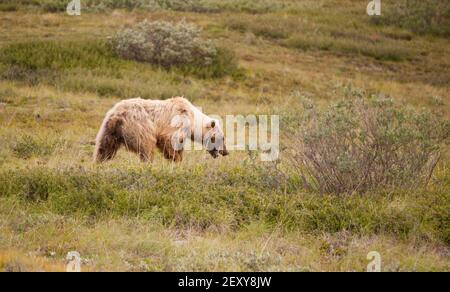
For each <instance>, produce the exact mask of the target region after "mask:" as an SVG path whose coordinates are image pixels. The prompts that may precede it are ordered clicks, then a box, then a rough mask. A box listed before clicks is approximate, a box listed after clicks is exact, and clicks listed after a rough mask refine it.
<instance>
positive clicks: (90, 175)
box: [0, 164, 449, 241]
mask: <svg viewBox="0 0 450 292" xmlns="http://www.w3.org/2000/svg"><path fill="white" fill-rule="evenodd" d="M286 179H290V178H289V177H283V176H281V177H280V173H279V172H278V171H274V170H273V169H271V168H266V167H265V166H264V165H263V164H259V165H258V166H255V165H251V164H247V165H246V164H240V165H237V166H235V167H226V168H223V169H216V168H208V167H205V166H198V165H197V166H195V167H193V168H182V167H179V168H166V167H158V166H153V167H148V166H145V167H139V168H128V169H127V168H126V167H125V168H120V169H117V168H104V167H101V168H97V169H89V168H88V169H86V168H83V167H73V168H66V169H52V168H48V167H31V168H27V169H20V168H17V169H2V170H1V171H0V197H11V198H15V199H17V200H20V201H23V202H25V203H28V204H27V205H29V206H33V207H35V208H36V209H38V210H46V211H48V212H52V213H55V214H58V215H63V216H73V215H80V216H82V217H89V218H90V219H102V218H115V217H118V218H120V219H121V220H125V219H127V218H136V217H139V218H141V219H145V220H151V221H154V220H156V221H158V222H161V223H162V224H164V225H165V226H168V227H169V226H173V227H179V228H189V227H193V226H195V227H198V228H202V229H203V228H204V229H208V228H211V227H213V228H214V227H219V228H227V229H229V230H236V229H240V228H243V227H245V226H248V224H250V223H252V222H260V223H262V224H265V225H267V226H278V225H279V224H280V222H282V226H281V227H282V228H283V229H284V230H301V231H305V232H307V233H310V234H323V232H326V233H338V232H341V231H349V232H352V234H355V235H356V234H358V235H374V234H389V235H393V236H395V237H396V238H399V239H407V238H408V236H413V237H415V238H419V237H420V238H425V239H432V240H438V241H439V240H442V241H448V238H449V237H448V235H449V233H448V212H447V210H448V204H449V202H448V199H447V196H448V194H447V192H446V190H445V189H442V190H434V191H427V192H405V193H401V192H400V193H394V194H390V195H385V194H376V193H374V194H373V195H372V196H370V197H369V196H360V195H349V196H337V195H327V196H318V195H317V194H316V193H304V192H303V191H299V190H298V189H295V188H285V180H286ZM28 201H31V202H36V204H35V205H32V204H29V202H28Z"/></svg>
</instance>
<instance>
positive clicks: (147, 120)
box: [94, 97, 226, 162]
mask: <svg viewBox="0 0 450 292" xmlns="http://www.w3.org/2000/svg"><path fill="white" fill-rule="evenodd" d="M196 115H197V116H196ZM175 116H182V117H185V118H187V119H189V121H190V122H191V124H193V123H194V119H195V118H200V120H201V121H202V123H203V125H207V121H209V120H211V119H210V118H209V117H207V116H206V115H203V114H202V113H201V112H199V111H196V110H195V109H194V108H193V105H192V104H191V103H190V102H189V101H188V100H187V99H185V98H182V97H174V98H171V99H168V100H164V101H162V100H144V99H141V98H135V99H129V100H124V101H121V102H119V103H117V104H116V105H115V106H114V107H113V108H112V109H111V110H110V111H109V112H108V113H107V114H106V117H105V119H104V120H103V124H102V126H101V128H100V131H99V133H98V135H97V139H96V146H95V152H94V160H95V161H96V162H104V161H107V160H110V159H113V158H114V157H115V155H116V153H117V151H118V150H119V148H120V147H121V146H125V148H126V149H127V150H129V151H132V152H134V153H136V154H137V155H139V157H140V159H141V161H152V160H153V157H154V152H155V149H159V150H160V151H161V152H162V153H163V155H164V157H165V158H166V159H169V160H172V161H175V162H180V161H182V159H183V150H174V149H173V147H172V143H171V139H172V137H173V136H174V134H177V135H178V136H177V137H179V139H180V140H182V139H186V137H184V136H183V133H182V132H180V125H173V124H171V122H172V119H173V117H175ZM203 125H202V127H203ZM191 130H192V131H193V129H191ZM207 130H208V129H207V128H205V129H202V135H205V133H206V132H207ZM225 151H226V149H225Z"/></svg>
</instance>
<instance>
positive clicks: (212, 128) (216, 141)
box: [203, 119, 230, 158]
mask: <svg viewBox="0 0 450 292" xmlns="http://www.w3.org/2000/svg"><path fill="white" fill-rule="evenodd" d="M203 143H204V145H205V147H206V151H208V153H209V154H211V156H212V157H213V158H217V157H218V156H219V154H220V155H222V156H227V155H229V154H230V153H229V152H228V150H227V147H226V145H225V136H224V134H223V130H222V127H221V125H220V123H219V121H218V120H215V119H210V120H208V121H207V122H206V125H205V128H204V134H203Z"/></svg>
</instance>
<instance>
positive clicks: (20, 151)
mask: <svg viewBox="0 0 450 292" xmlns="http://www.w3.org/2000/svg"><path fill="white" fill-rule="evenodd" d="M62 142H63V141H62V140H61V141H60V140H55V141H53V140H49V139H44V138H39V137H33V136H30V135H23V136H20V137H19V138H18V139H17V141H15V142H13V143H12V144H11V150H12V152H13V153H14V154H15V155H16V156H17V157H18V158H22V159H28V158H31V157H33V156H48V155H51V154H52V153H53V152H54V151H55V150H56V149H57V148H58V147H59V146H61V145H62Z"/></svg>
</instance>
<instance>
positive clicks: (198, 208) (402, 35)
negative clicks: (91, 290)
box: [0, 0, 450, 271]
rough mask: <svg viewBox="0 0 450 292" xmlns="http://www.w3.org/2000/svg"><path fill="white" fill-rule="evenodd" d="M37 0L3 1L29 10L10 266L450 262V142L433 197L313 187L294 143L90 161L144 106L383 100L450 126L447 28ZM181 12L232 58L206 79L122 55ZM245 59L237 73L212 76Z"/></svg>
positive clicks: (1, 252)
mask: <svg viewBox="0 0 450 292" xmlns="http://www.w3.org/2000/svg"><path fill="white" fill-rule="evenodd" d="M47 2H48V3H52V2H51V1H47ZM37 3H38V2H36V1H34V2H33V1H28V2H26V1H20V2H18V1H9V2H5V3H4V4H3V5H2V6H0V7H3V6H6V5H10V6H11V7H12V6H14V8H15V9H11V8H8V9H5V10H7V11H2V12H1V13H0V24H1V25H0V34H1V35H2V39H1V40H0V76H1V77H0V79H1V80H0V270H7V271H24V270H27V271H28V270H39V271H40V270H47V271H54V270H58V271H61V270H65V264H66V261H65V257H66V254H67V253H68V252H69V251H72V250H77V251H78V252H80V253H81V256H82V269H83V270H92V271H98V270H105V271H115V270H121V271H233V270H238V271H364V270H365V268H366V266H367V261H366V256H367V253H368V252H370V251H373V250H376V251H378V252H380V253H381V255H382V263H383V265H382V269H383V270H384V271H448V270H449V269H450V258H449V256H448V255H449V246H450V241H449V240H450V230H449V222H450V218H449V215H448V213H449V212H448V210H449V208H450V206H449V200H448V188H449V187H450V186H449V181H450V179H449V171H448V162H449V156H448V155H449V154H450V152H449V150H448V144H446V145H445V147H446V148H444V151H443V154H442V157H441V160H440V163H439V164H438V165H437V166H436V171H435V172H434V174H433V176H432V177H431V180H430V183H429V185H428V187H427V188H417V189H414V190H410V189H403V188H397V189H394V190H389V191H387V190H385V191H383V190H377V191H371V192H368V193H353V194H348V195H340V196H337V195H333V194H320V193H317V192H314V191H309V190H307V189H306V188H305V187H304V186H303V185H302V182H301V179H300V178H299V177H298V175H296V173H292V172H289V171H288V170H289V169H288V167H286V162H287V161H286V160H285V157H283V153H286V152H285V151H289V149H283V151H282V153H281V155H282V156H281V161H279V163H278V164H276V165H275V164H274V165H273V164H265V163H261V162H259V161H257V160H254V157H255V156H256V155H255V153H247V152H245V151H239V152H233V153H232V155H231V156H229V157H226V158H223V159H220V160H212V159H210V158H209V157H208V154H207V153H203V152H201V151H200V152H189V153H187V155H186V159H185V161H183V163H181V164H180V165H173V164H170V163H167V162H166V161H164V159H163V158H162V157H161V156H157V157H156V161H155V162H154V163H153V164H152V165H145V164H141V163H139V161H138V159H137V157H135V156H134V155H132V154H129V153H126V152H125V151H120V152H119V156H118V157H117V159H116V160H114V161H112V162H111V163H107V164H104V165H100V166H97V165H93V164H92V162H91V161H92V151H93V147H94V146H93V142H94V139H95V135H96V133H97V131H98V127H99V126H100V123H101V121H102V119H103V117H104V114H105V112H106V111H107V110H108V109H109V108H111V107H112V106H113V104H115V103H116V102H117V101H119V100H120V99H124V98H132V97H136V96H141V97H144V98H153V99H159V98H163V99H164V98H168V97H171V96H174V95H185V96H186V97H188V98H190V99H191V100H193V101H194V102H195V104H197V105H199V106H201V107H202V108H203V110H204V111H205V112H207V113H210V114H221V115H223V114H243V115H246V114H267V113H273V114H281V115H282V120H283V121H285V120H286V119H288V118H289V119H294V120H296V118H295V117H298V114H299V113H300V112H301V108H303V105H304V104H305V103H307V102H308V99H309V100H312V101H314V103H315V104H316V105H317V107H318V108H319V109H323V108H328V107H329V105H330V104H332V103H334V102H335V101H337V100H342V99H348V98H358V97H363V96H372V95H376V96H386V97H390V98H392V99H393V100H395V102H396V103H398V104H404V105H407V106H408V107H412V108H415V109H418V110H419V109H420V110H422V109H426V110H427V111H429V112H431V113H433V114H436V115H440V118H441V119H443V120H448V118H449V117H450V108H449V103H448V102H447V101H448V100H450V95H449V92H450V90H449V84H450V83H449V81H450V79H449V77H448V76H450V75H449V74H448V72H449V68H450V67H449V66H450V63H449V60H448V54H449V53H450V52H449V47H450V46H449V40H448V38H446V37H444V36H443V35H442V34H434V33H428V32H420V33H419V32H416V31H415V30H411V29H410V28H408V27H399V26H397V25H396V24H392V25H384V24H375V23H373V22H372V20H371V19H369V18H368V17H367V16H366V15H365V14H364V11H365V6H366V5H367V2H366V1H326V2H325V1H301V2H299V1H275V0H274V1H263V2H260V1H244V0H242V1H241V0H236V1H231V2H228V1H227V2H226V3H225V2H223V1H215V0H211V1H209V0H208V1H204V2H203V3H206V4H205V5H203V6H201V7H200V8H198V6H197V7H194V8H192V7H188V8H170V9H169V8H167V7H166V8H164V9H160V8H158V9H153V8H152V9H150V8H144V7H141V8H139V9H124V10H122V9H117V8H123V7H122V6H119V7H115V8H114V9H116V10H115V11H114V10H113V9H112V8H111V7H110V8H108V7H106V8H105V9H101V10H95V9H90V10H87V11H83V12H82V15H81V16H80V17H68V16H66V15H64V14H63V13H59V12H55V13H53V12H52V13H48V12H45V11H46V9H44V8H43V7H44V6H41V4H37ZM55 3H56V2H55ZM93 3H94V2H93ZM105 3H106V2H105ZM108 3H109V2H108ZM117 3H118V2H117ZM244 3H250V4H248V5H256V6H257V5H261V6H258V7H257V8H244V7H245V5H247V4H245V5H244ZM256 6H254V7H256ZM249 7H251V6H249ZM16 8H17V9H16ZM47 11H48V10H47ZM50 11H51V10H50ZM182 18H186V20H187V21H189V22H194V23H196V24H197V25H198V26H200V27H202V28H203V33H204V36H205V37H206V38H210V39H212V40H213V41H214V42H215V43H216V44H217V45H218V46H219V47H223V48H227V49H228V50H231V51H232V52H233V53H232V54H230V55H227V51H226V50H225V51H224V52H223V54H224V55H225V56H224V57H223V58H220V59H219V60H220V61H218V63H217V64H216V65H215V67H212V68H210V69H212V70H211V71H210V72H206V73H204V71H201V70H199V68H197V67H192V68H181V69H180V68H178V69H171V70H166V69H161V68H158V67H155V66H152V65H149V64H143V63H139V62H134V61H128V60H122V59H120V58H117V57H116V56H115V55H114V54H112V53H111V52H110V51H109V49H108V46H107V44H106V43H105V40H106V39H107V37H108V36H110V35H112V34H114V33H115V32H116V31H117V30H118V29H120V28H121V27H122V26H123V25H126V26H129V25H133V24H135V23H138V22H141V21H142V20H144V19H149V20H152V21H153V20H165V21H172V22H173V21H178V20H179V19H182ZM233 55H234V57H233ZM234 60H236V61H237V62H238V64H239V67H240V69H239V70H238V71H237V72H227V73H226V74H223V75H222V74H216V73H215V72H223V71H224V69H223V68H226V66H225V65H228V63H229V62H234ZM214 68H215V69H214ZM200 69H203V68H200ZM216 69H217V71H215V70H216ZM208 70H209V69H208ZM202 74H203V75H202ZM219 75H220V76H219ZM282 139H289V138H288V137H287V138H286V137H284V136H283V137H282ZM284 141H286V140H284ZM256 157H257V156H256Z"/></svg>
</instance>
